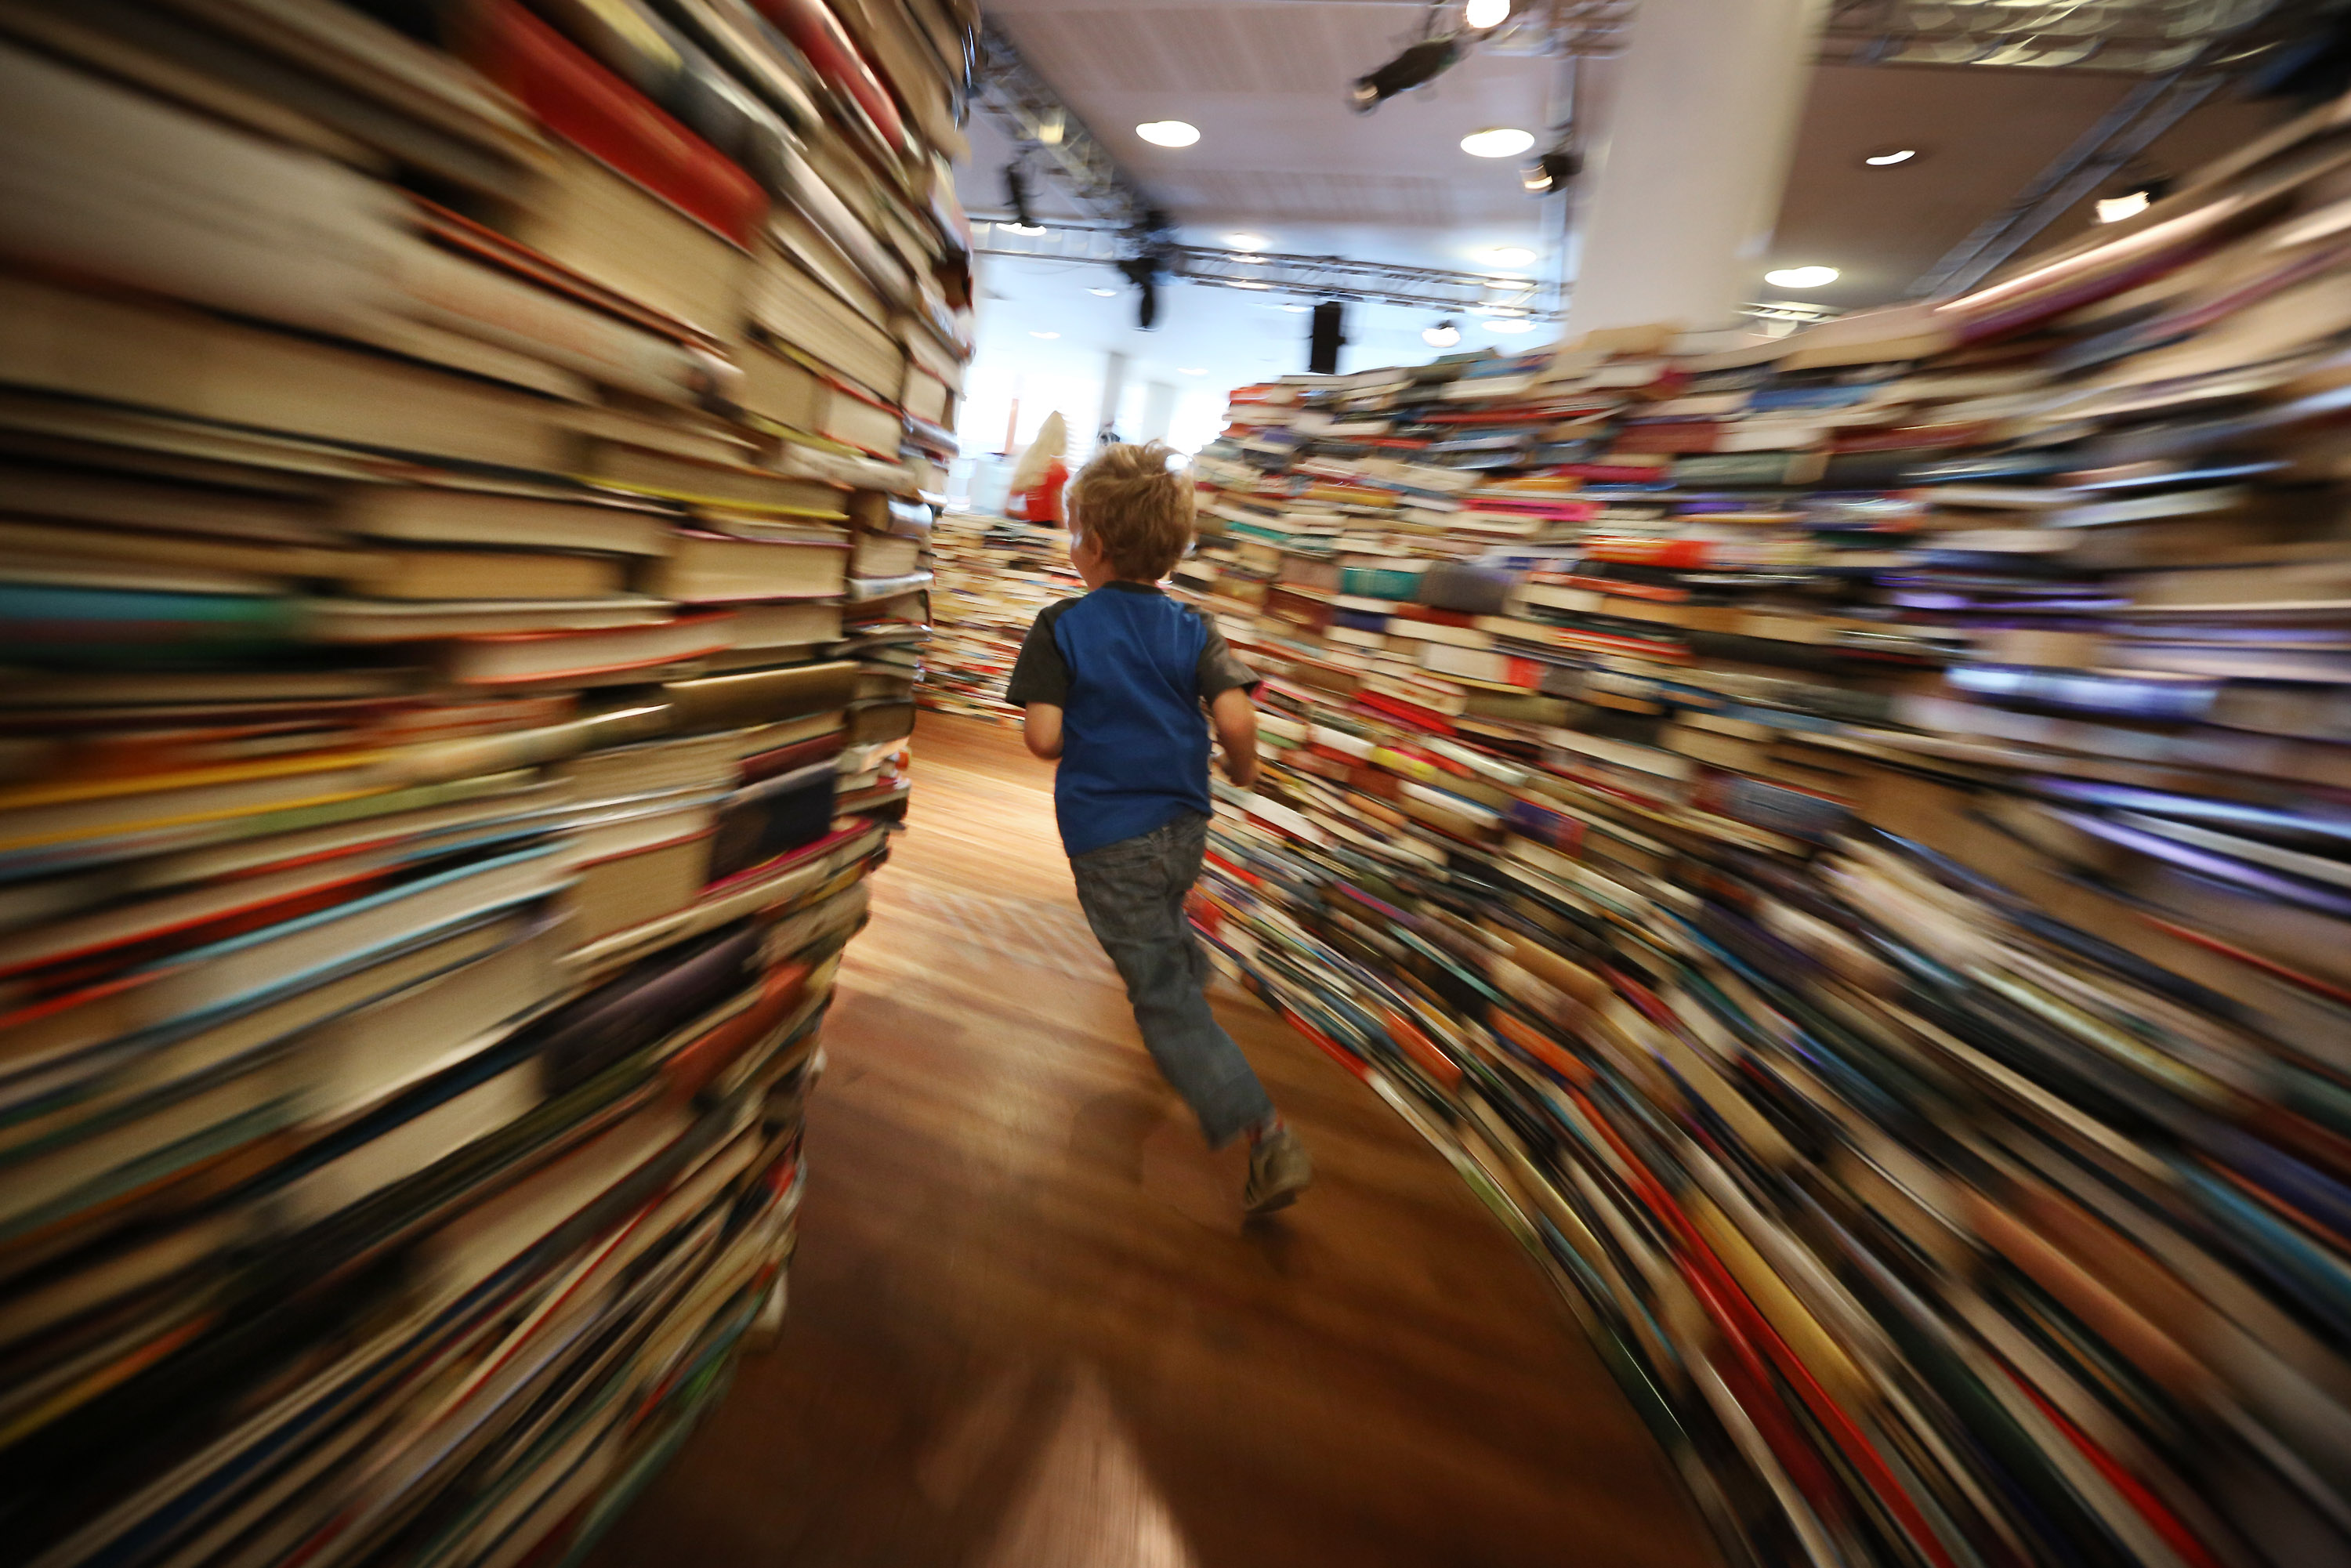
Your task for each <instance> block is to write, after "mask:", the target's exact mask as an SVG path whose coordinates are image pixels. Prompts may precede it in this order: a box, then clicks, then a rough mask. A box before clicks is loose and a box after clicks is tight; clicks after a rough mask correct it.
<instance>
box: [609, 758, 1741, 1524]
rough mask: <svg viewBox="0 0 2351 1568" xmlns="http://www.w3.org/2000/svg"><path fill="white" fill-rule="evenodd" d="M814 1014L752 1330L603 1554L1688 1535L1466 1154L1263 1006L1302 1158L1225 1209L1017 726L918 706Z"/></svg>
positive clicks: (1649, 1450) (1658, 1468)
mask: <svg viewBox="0 0 2351 1568" xmlns="http://www.w3.org/2000/svg"><path fill="white" fill-rule="evenodd" d="M914 749H915V756H916V775H915V790H914V818H913V826H912V828H911V831H908V832H907V833H906V834H905V835H904V837H903V838H902V839H901V840H900V841H898V845H897V848H896V850H895V852H894V853H893V858H892V861H891V862H890V863H889V864H888V865H887V866H885V867H883V869H882V871H881V872H880V873H879V874H878V876H877V878H876V881H875V883H874V889H873V891H874V915H873V921H872V925H871V926H869V927H868V928H867V930H866V931H865V933H864V934H863V935H862V936H860V937H859V938H858V939H857V941H856V942H855V943H854V944H853V945H852V947H851V949H850V956H849V959H848V962H847V963H846V965H845V966H844V967H843V971H842V977H841V993H840V996H839V999H838V1001H837V1002H836V1004H835V1006H834V1008H833V1010H832V1014H831V1020H830V1022H829V1024H828V1026H827V1029H826V1037H825V1038H826V1051H827V1054H828V1059H829V1061H830V1067H829V1069H828V1071H827V1074H826V1076H825V1078H824V1080H823V1081H822V1082H821V1083H820V1085H819V1087H818V1089H817V1091H816V1092H815V1094H814V1096H813V1098H812V1100H811V1103H810V1111H809V1136H808V1147H809V1158H810V1185H809V1191H808V1198H807V1204H806V1207H804V1208H803V1210H802V1212H801V1219H800V1249H799V1260H798V1261H797V1263H796V1264H795V1267H794V1270H793V1274H792V1301H791V1309H790V1312H789V1316H788V1318H787V1319H786V1322H785V1327H784V1330H783V1333H782V1334H781V1336H780V1337H779V1339H778V1342H777V1343H776V1344H775V1345H774V1346H773V1347H772V1348H771V1349H768V1350H767V1351H765V1352H762V1353H760V1354H755V1355H753V1356H751V1357H749V1358H747V1360H746V1361H745V1363H744V1364H743V1368H742V1372H741V1374H740V1375H739V1376H738V1378H737V1382H736V1385H735V1387H734V1389H733V1391H732V1392H731V1393H730V1394H729V1395H728V1396H727V1398H726V1402H725V1403H724V1404H723V1405H722V1406H720V1407H719V1408H718V1409H717V1410H716V1412H715V1413H714V1414H713V1415H712V1416H710V1417H709V1419H708V1420H707V1421H706V1422H705V1424H704V1426H703V1427H702V1428H701V1429H700V1431H698V1432H697V1433H696V1434H695V1437H694V1438H693V1439H692V1441H691V1442H690V1443H689V1444H688V1446H687V1447H686V1448H684V1451H683V1452H682V1453H681V1454H680V1455H679V1457H678V1458H677V1459H676V1461H675V1462H674V1464H673V1465H672V1466H671V1467H670V1469H668V1470H667V1471H666V1472H665V1473H664V1475H663V1477H662V1478H661V1479H659V1480H658V1481H656V1482H655V1483H654V1485H653V1488H652V1489H651V1490H649V1491H648V1492H647V1493H646V1494H645V1496H644V1497H643V1499H642V1500H640V1501H639V1502H638V1503H637V1505H636V1506H635V1508H634V1509H632V1511H630V1513H629V1514H628V1515H627V1516H626V1517H625V1518H624V1519H623V1520H622V1522H621V1523H620V1525H619V1526H618V1527H617V1528H616V1529H615V1530H614V1531H613V1532H612V1534H611V1536H610V1537H609V1538H608V1539H607V1540H606V1542H604V1544H603V1545H602V1547H601V1549H600V1550H599V1552H598V1554H597V1556H596V1558H595V1559H594V1564H595V1568H636V1565H639V1564H643V1565H647V1568H652V1565H655V1564H658V1565H660V1568H677V1565H681V1564H688V1563H691V1564H696V1565H698V1568H733V1565H736V1564H763V1565H765V1564H778V1565H792V1568H801V1565H806V1568H866V1565H869V1564H870V1565H876V1568H880V1565H887V1568H1277V1565H1295V1568H1322V1565H1323V1564H1332V1565H1338V1564H1345V1565H1347V1568H1384V1565H1386V1564H1398V1565H1403V1564H1412V1565H1415V1568H1488V1565H1491V1568H1502V1565H1504V1564H1510V1565H1513V1568H1526V1565H1530V1564H1549V1563H1559V1564H1574V1565H1576V1568H1615V1565H1618V1564H1625V1565H1641V1568H1677V1565H1681V1564H1702V1563H1711V1562H1712V1561H1714V1555H1713V1552H1711V1550H1710V1548H1709V1547H1708V1544H1707V1542H1706V1541H1705V1538H1704V1536H1703V1533H1702V1531H1701V1528H1700V1526H1699V1525H1698V1521H1697V1519H1696V1516H1695V1514H1694V1513H1693V1511H1691V1509H1690V1508H1689V1506H1688V1505H1687V1503H1686V1501H1685V1500H1684V1499H1683V1497H1682V1495H1681V1493H1680V1492H1679V1491H1678V1490H1677V1488H1676V1486H1675V1484H1674V1483H1673V1481H1672V1480H1671V1479H1670V1477H1669V1475H1668V1472H1667V1467H1666V1462H1665V1460H1664V1458H1662V1457H1661V1456H1660V1455H1659V1454H1658V1452H1657V1451H1656V1448H1655V1446H1654V1445H1653V1444H1652V1442H1651V1441H1650V1439H1649V1437H1648V1436H1647V1434H1646V1432H1645V1431H1644V1430H1643V1428H1642V1427H1641V1426H1640V1424H1639V1422H1638V1420H1637V1419H1636V1418H1635V1416H1634V1414H1633V1412H1632V1410H1631V1409H1630V1407H1629V1406H1626V1404H1625V1401H1624V1399H1623V1398H1622V1397H1621V1396H1619V1395H1618V1393H1617V1392H1616V1390H1615V1388H1614V1385H1612V1384H1611V1383H1610V1382H1609V1380H1608V1377H1607V1375H1606V1374H1605V1373H1604V1371H1603V1370H1602V1368H1601V1367H1600V1364H1599V1363H1598V1362H1597V1361H1596V1360H1595V1359H1594V1358H1593V1355H1592V1354H1591V1353H1590V1351H1589V1350H1588V1348H1587V1347H1586V1346H1585V1345H1584V1343H1583V1341H1582V1339H1581V1338H1580V1337H1579V1336H1578V1334H1577V1332H1576V1330H1575V1327H1574V1325H1573V1322H1571V1321H1570V1320H1569V1318H1568V1317H1567V1315H1566V1313H1565V1312H1564V1310H1563V1309H1562V1306H1561V1304H1560V1303H1559V1302H1558V1301H1556V1300H1555V1298H1554V1297H1553V1296H1552V1293H1551V1288H1550V1287H1549V1286H1548V1285H1547V1284H1545V1283H1544V1282H1543V1281H1541V1279H1540V1278H1539V1277H1538V1276H1537V1275H1536V1273H1535V1272H1534V1270H1532V1269H1531V1267H1530V1266H1529V1265H1528V1263H1527V1262H1526V1261H1525V1260H1524V1259H1523V1258H1522V1257H1521V1256H1520V1253H1519V1252H1518V1250H1517V1249H1516V1246H1515V1245H1514V1244H1513V1243H1512V1242H1511V1241H1510V1239H1508V1238H1507V1237H1506V1236H1505V1235H1504V1234H1503V1232H1502V1231H1501V1229H1500V1228H1499V1227H1498V1226H1496V1225H1495V1224H1494V1223H1493V1221H1492V1220H1491V1219H1490V1218H1489V1216H1488V1215H1487V1214H1486V1213H1485V1212H1484V1211H1483V1210H1482V1209H1481V1208H1479V1206H1478V1204H1477V1202H1476V1201H1475V1200H1474V1199H1473V1198H1472V1197H1470V1196H1469V1194H1468V1191H1467V1190H1466V1189H1465V1188H1464V1187H1463V1186H1462V1185H1461V1183H1460V1182H1459V1180H1458V1178H1457V1177H1456V1176H1454V1174H1453V1173H1452V1171H1451V1170H1450V1169H1449V1168H1448V1167H1447V1166H1446V1165H1445V1164H1444V1163H1443V1161H1441V1160H1440V1159H1439V1158H1438V1157H1437V1155H1435V1154H1434V1153H1433V1152H1432V1151H1431V1150H1429V1149H1428V1147H1427V1146H1426V1145H1425V1144H1423V1143H1422V1142H1421V1141H1420V1140H1419V1138H1418V1137H1417V1136H1416V1134H1414V1133H1413V1132H1412V1131H1411V1130H1410V1129H1409V1128H1407V1127H1406V1126H1405V1124H1403V1123H1402V1122H1401V1121H1400V1120H1398V1119H1397V1118H1396V1117H1395V1115H1394V1113H1391V1112H1390V1111H1388V1110H1387V1109H1386V1108H1385V1107H1384V1106H1383V1105H1382V1104H1381V1103H1379V1102H1378V1101H1377V1100H1376V1099H1374V1097H1373V1095H1372V1094H1371V1093H1370V1092H1369V1091H1368V1090H1366V1089H1364V1087H1363V1086H1361V1085H1360V1084H1358V1083H1357V1082H1354V1080H1353V1079H1352V1078H1351V1077H1350V1076H1348V1075H1347V1074H1346V1073H1345V1072H1343V1071H1341V1070H1340V1069H1339V1068H1338V1067H1336V1066H1335V1065H1333V1064H1332V1063H1331V1062H1330V1061H1328V1060H1327V1059H1325V1058H1324V1057H1322V1055H1321V1054H1320V1053H1319V1052H1318V1051H1316V1050H1315V1049H1314V1048H1313V1047H1312V1046H1311V1045H1309V1044H1308V1043H1306V1042H1305V1041H1304V1040H1301V1039H1300V1038H1299V1037H1298V1036H1296V1035H1295V1034H1293V1033H1291V1032H1290V1030H1288V1029H1287V1028H1286V1027H1284V1026H1283V1025H1281V1024H1280V1022H1279V1021H1277V1020H1276V1019H1273V1018H1272V1016H1271V1015H1270V1014H1269V1013H1267V1012H1266V1011H1264V1010H1263V1009H1261V1008H1260V1007H1259V1005H1258V1004H1256V1003H1255V1002H1253V1001H1251V1000H1250V999H1249V998H1247V997H1245V996H1243V995H1242V994H1240V993H1239V992H1238V991H1230V992H1229V994H1227V993H1226V991H1225V989H1224V988H1221V987H1220V991H1219V995H1218V998H1217V1011H1218V1013H1219V1015H1220V1016H1221V1017H1222V1018H1223V1019H1224V1022H1225V1025H1226V1027H1227V1028H1228V1030H1231V1031H1232V1033H1233V1036H1234V1038H1235V1039H1236V1040H1238V1041H1239V1042H1240V1044H1241V1046H1242V1049H1243V1050H1244V1051H1247V1052H1248V1053H1249V1058H1250V1060H1251V1061H1253V1062H1254V1063H1255V1064H1256V1066H1257V1069H1258V1071H1259V1074H1260V1075H1261V1076H1262V1077H1263V1078H1264V1079H1265V1081H1266V1084H1267V1086H1268V1088H1269V1089H1270V1090H1271V1092H1272V1093H1273V1097H1274V1099H1275V1101H1276V1102H1277V1103H1280V1105H1281V1107H1282V1108H1283V1110H1284V1112H1285V1113H1287V1114H1288V1115H1289V1117H1290V1120H1291V1122H1292V1124H1294V1125H1296V1126H1297V1127H1298V1128H1299V1130H1300V1132H1301V1134H1302V1135H1303V1136H1304V1138H1305V1139H1306V1141H1307V1144H1308V1145H1309V1146H1310V1148H1311V1150H1312V1152H1313V1155H1314V1157H1315V1160H1316V1162H1317V1164H1318V1166H1319V1167H1320V1174H1319V1179H1318V1181H1317V1183H1316V1186H1314V1188H1313V1189H1312V1190H1311V1191H1310V1192H1309V1193H1308V1194H1307V1195H1306V1197H1304V1198H1303V1199H1302V1200H1301V1202H1300V1203H1299V1204H1298V1205H1297V1206H1296V1207H1293V1208H1290V1209H1289V1210H1287V1211H1286V1212H1284V1213H1283V1214H1281V1215H1279V1216H1276V1217H1273V1218H1270V1219H1268V1220H1263V1221H1259V1222H1256V1223H1253V1224H1248V1225H1244V1224H1243V1223H1242V1221H1241V1218H1240V1214H1239V1201H1238V1199H1239V1188H1240V1184H1241V1179H1242V1176H1243V1169H1244V1164H1245V1156H1243V1155H1241V1154H1240V1153H1239V1152H1238V1149H1236V1150H1228V1151H1227V1152H1226V1153H1225V1154H1223V1155H1215V1156H1212V1155H1209V1154H1208V1153H1207V1150H1206V1148H1205V1146H1204V1145H1202V1143H1201V1141H1200V1137H1199V1134H1198V1130H1197V1128H1196V1125H1195V1124H1193V1123H1192V1121H1191V1119H1190V1115H1189V1113H1188V1112H1186V1110H1185V1108H1184V1106H1183V1104H1182V1103H1181V1102H1179V1101H1177V1100H1176V1099H1175V1096H1174V1094H1173V1093H1172V1092H1169V1091H1168V1090H1167V1089H1166V1088H1165V1085H1164V1084H1163V1083H1162V1082H1160V1080H1159V1078H1158V1077H1157V1075H1156V1073H1155V1071H1154V1070H1153V1068H1152V1065H1151V1061H1150V1059H1149V1058H1148V1057H1147V1056H1145V1055H1144V1052H1143V1049H1142V1046H1141V1044H1140V1043H1139V1042H1138V1041H1137V1040H1136V1039H1135V1036H1134V1024H1133V1020H1132V1019H1131V1018H1130V1017H1129V1015H1128V1013H1127V1010H1126V1005H1125V998H1124V997H1123V993H1122V991H1121V989H1120V988H1119V985H1118V982H1117V979H1116V977H1115V976H1114V975H1113V973H1112V971H1111V969H1110V967H1109V964H1108V963H1107V962H1106V961H1105V960H1104V959H1103V958H1102V955H1101V952H1100V950H1099V949H1097V948H1096V947H1095V946H1094V945H1093V942H1092V936H1091V935H1090V934H1089V933H1088V932H1087V930H1086V926H1085V922H1084V920H1083V918H1082V916H1081V915H1080V914H1079V912H1078V908H1077V904H1076V899H1075V896H1074V894H1073V893H1072V892H1071V885H1070V874H1069V867H1068V863H1067V862H1066V861H1064V860H1063V858H1062V856H1061V847H1060V844H1059V841H1057V839H1056V838H1055V836H1054V831H1053V822H1052V802H1051V794H1050V790H1051V770H1050V768H1049V767H1048V766H1047V765H1044V764H1041V763H1038V762H1036V761H1034V760H1032V759H1031V758H1029V756H1028V755H1027V753H1026V752H1025V751H1023V750H1022V749H1021V747H1020V742H1019V736H1018V735H1017V734H1016V733H1015V732H1013V731H1011V730H1009V729H1001V728H998V727H993V726H989V725H987V724H985V723H980V722H977V721H973V720H968V719H956V718H946V717H942V716H936V715H927V714H926V715H925V716H924V718H923V721H922V725H921V727H920V729H919V731H918V733H917V737H916V740H915V747H914Z"/></svg>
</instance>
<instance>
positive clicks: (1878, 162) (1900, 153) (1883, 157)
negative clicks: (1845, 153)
mask: <svg viewBox="0 0 2351 1568" xmlns="http://www.w3.org/2000/svg"><path fill="white" fill-rule="evenodd" d="M1917 156H1918V150H1917V148H1916V147H1896V148H1893V149H1891V150H1890V151H1887V152H1873V153H1871V154H1870V155H1869V156H1868V157H1866V158H1864V159H1863V160H1862V162H1865V163H1867V164H1869V165H1870V166H1871V167H1872V168H1876V169H1885V168H1888V167H1891V166H1892V165H1894V164H1896V163H1907V162H1910V160H1911V159H1913V158H1916V157H1917Z"/></svg>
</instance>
